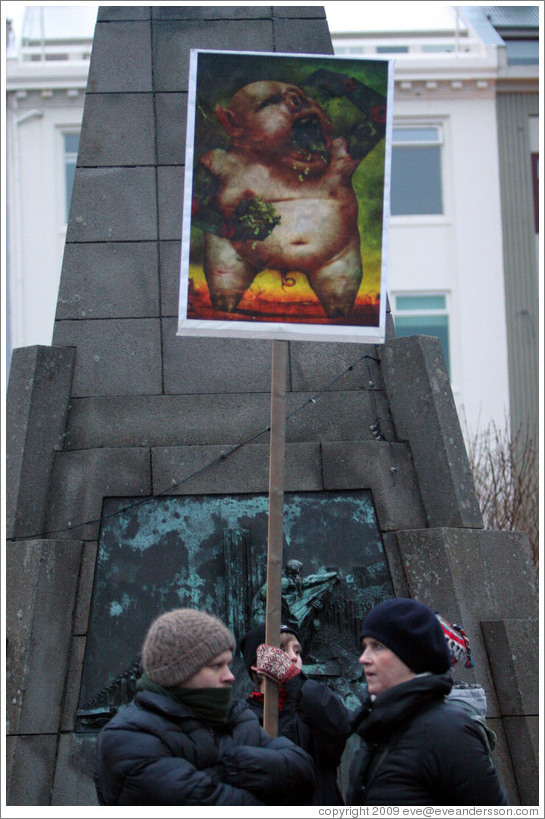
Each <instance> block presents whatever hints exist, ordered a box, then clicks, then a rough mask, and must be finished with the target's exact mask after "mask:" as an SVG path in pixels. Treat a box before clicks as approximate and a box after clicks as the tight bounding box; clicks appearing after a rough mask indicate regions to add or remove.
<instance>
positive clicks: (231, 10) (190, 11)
mask: <svg viewBox="0 0 545 819" xmlns="http://www.w3.org/2000/svg"><path fill="white" fill-rule="evenodd" d="M270 16H271V7H270V6H209V5H201V6H153V7H152V19H153V20H203V21H206V20H260V19H264V18H268V17H270Z"/></svg>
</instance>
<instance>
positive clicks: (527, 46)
mask: <svg viewBox="0 0 545 819" xmlns="http://www.w3.org/2000/svg"><path fill="white" fill-rule="evenodd" d="M505 48H506V51H507V65H539V40H505Z"/></svg>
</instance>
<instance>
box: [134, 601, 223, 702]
mask: <svg viewBox="0 0 545 819" xmlns="http://www.w3.org/2000/svg"><path fill="white" fill-rule="evenodd" d="M234 647H235V638H234V636H233V634H232V633H231V632H230V631H229V629H228V628H227V626H225V625H224V624H223V623H222V622H221V620H218V619H217V618H216V617H212V616H211V615H210V614H206V613H205V612H204V611H196V610H195V609H174V610H173V611H168V612H167V613H166V614H162V615H161V616H160V617H158V618H157V619H156V620H154V621H153V623H152V624H151V626H150V627H149V630H148V633H147V635H146V639H145V640H144V645H143V647H142V665H143V667H144V671H145V672H146V674H147V675H148V677H149V678H150V679H151V680H153V682H155V683H157V685H161V686H163V688H170V687H172V686H176V685H181V684H182V683H183V682H184V681H185V680H188V679H189V678H190V677H192V676H193V674H196V673H197V671H199V670H200V669H201V668H203V666H205V665H206V664H207V663H209V662H210V661H211V660H213V659H214V657H217V656H218V654H223V652H224V651H233V649H234Z"/></svg>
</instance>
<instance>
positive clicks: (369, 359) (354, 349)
mask: <svg viewBox="0 0 545 819" xmlns="http://www.w3.org/2000/svg"><path fill="white" fill-rule="evenodd" d="M290 367H291V383H292V388H293V389H294V390H316V389H323V388H325V387H328V388H329V389H333V390H362V389H369V390H380V389H384V382H383V380H382V375H381V371H380V361H379V359H378V358H377V355H376V349H375V347H374V346H373V345H371V344H344V343H342V342H338V343H337V342H328V343H327V344H325V343H323V342H308V341H291V342H290ZM349 368H352V369H349Z"/></svg>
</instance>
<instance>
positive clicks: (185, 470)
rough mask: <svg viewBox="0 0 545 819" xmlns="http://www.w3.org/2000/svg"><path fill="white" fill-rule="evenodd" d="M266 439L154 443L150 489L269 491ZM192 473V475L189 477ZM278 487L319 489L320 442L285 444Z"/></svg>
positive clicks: (185, 492)
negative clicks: (259, 441)
mask: <svg viewBox="0 0 545 819" xmlns="http://www.w3.org/2000/svg"><path fill="white" fill-rule="evenodd" d="M269 450H270V447H269V444H268V443H263V444H253V443H252V444H247V445H246V446H243V447H241V448H236V444H235V446H233V445H230V444H224V445H223V446H190V447H157V448H154V449H152V469H153V491H154V492H155V493H159V492H162V491H165V490H168V494H169V495H194V494H199V495H200V494H203V495H209V494H210V495H213V494H224V493H233V494H234V493H238V492H241V493H242V492H268V491H269ZM192 476H193V477H192ZM284 489H285V491H286V492H312V491H320V490H322V489H323V483H322V473H321V458H320V447H319V444H316V443H300V444H289V443H288V444H286V457H285V474H284Z"/></svg>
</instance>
